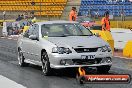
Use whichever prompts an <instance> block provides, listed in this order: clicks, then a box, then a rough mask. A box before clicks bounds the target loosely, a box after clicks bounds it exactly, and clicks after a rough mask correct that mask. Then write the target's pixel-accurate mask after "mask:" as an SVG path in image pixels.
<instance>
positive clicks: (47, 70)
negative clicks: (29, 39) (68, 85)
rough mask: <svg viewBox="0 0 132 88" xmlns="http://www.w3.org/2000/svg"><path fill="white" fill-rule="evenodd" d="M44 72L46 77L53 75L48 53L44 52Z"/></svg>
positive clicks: (42, 59)
mask: <svg viewBox="0 0 132 88" xmlns="http://www.w3.org/2000/svg"><path fill="white" fill-rule="evenodd" d="M41 62H42V71H43V74H44V75H45V76H48V75H50V74H51V68H50V62H49V58H48V54H47V52H43V53H42V55H41Z"/></svg>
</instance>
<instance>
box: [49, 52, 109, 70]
mask: <svg viewBox="0 0 132 88" xmlns="http://www.w3.org/2000/svg"><path fill="white" fill-rule="evenodd" d="M82 55H95V59H101V60H100V62H98V63H97V62H96V63H89V62H88V63H82V64H81V63H80V64H78V63H73V61H74V60H82V58H81V56H82ZM109 59H110V61H107V60H109ZM111 59H112V53H111V52H106V53H97V52H95V53H71V54H57V53H54V54H53V53H52V54H50V55H49V60H50V66H51V68H55V69H61V68H69V67H97V66H103V65H109V66H111V65H112V60H111ZM61 60H65V61H68V63H67V62H66V64H61V63H60V62H61ZM87 61H89V60H87ZM69 62H72V63H69Z"/></svg>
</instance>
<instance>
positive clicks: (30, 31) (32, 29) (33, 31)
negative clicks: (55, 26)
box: [24, 24, 39, 38]
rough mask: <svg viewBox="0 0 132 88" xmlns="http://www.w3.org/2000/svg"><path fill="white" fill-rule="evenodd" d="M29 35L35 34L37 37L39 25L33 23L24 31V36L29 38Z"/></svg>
mask: <svg viewBox="0 0 132 88" xmlns="http://www.w3.org/2000/svg"><path fill="white" fill-rule="evenodd" d="M30 35H36V36H37V37H39V25H37V24H34V25H31V26H30V27H29V29H28V30H27V31H26V32H25V33H24V37H26V38H29V36H30Z"/></svg>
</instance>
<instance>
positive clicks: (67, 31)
mask: <svg viewBox="0 0 132 88" xmlns="http://www.w3.org/2000/svg"><path fill="white" fill-rule="evenodd" d="M41 33H42V37H44V36H48V37H66V36H92V35H93V34H92V33H91V31H90V30H87V29H86V28H85V27H83V26H82V25H80V24H78V23H76V24H73V23H67V24H65V23H62V24H44V25H42V26H41Z"/></svg>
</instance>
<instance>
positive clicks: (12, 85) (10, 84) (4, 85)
mask: <svg viewBox="0 0 132 88" xmlns="http://www.w3.org/2000/svg"><path fill="white" fill-rule="evenodd" d="M0 88H26V87H24V86H23V85H21V84H18V83H16V82H14V81H12V80H10V79H8V78H6V77H4V76H2V75H0Z"/></svg>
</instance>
